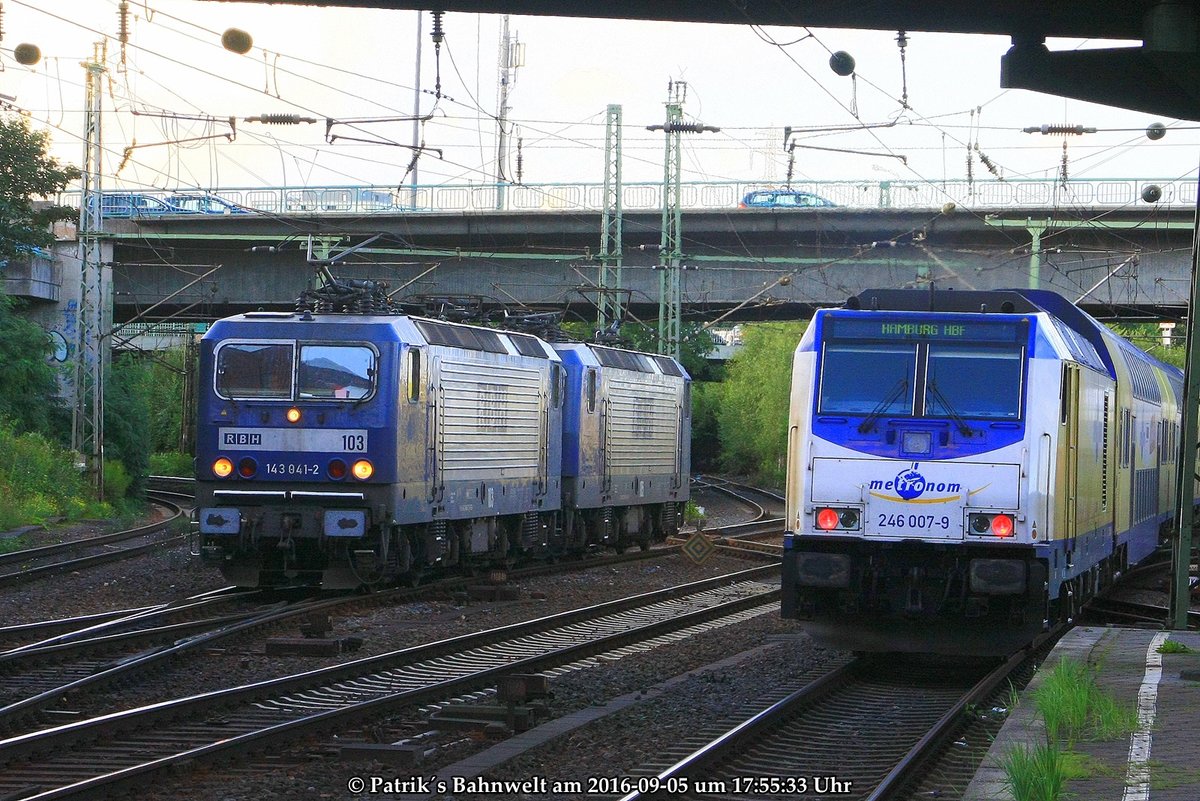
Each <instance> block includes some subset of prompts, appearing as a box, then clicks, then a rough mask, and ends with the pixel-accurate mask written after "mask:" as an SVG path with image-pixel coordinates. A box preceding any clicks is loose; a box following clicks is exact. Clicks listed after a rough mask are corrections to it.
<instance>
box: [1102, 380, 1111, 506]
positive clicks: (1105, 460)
mask: <svg viewBox="0 0 1200 801" xmlns="http://www.w3.org/2000/svg"><path fill="white" fill-rule="evenodd" d="M1108 400H1109V396H1108V393H1107V392H1106V393H1104V427H1103V432H1102V433H1101V439H1102V446H1101V448H1100V508H1101V509H1103V510H1105V511H1108Z"/></svg>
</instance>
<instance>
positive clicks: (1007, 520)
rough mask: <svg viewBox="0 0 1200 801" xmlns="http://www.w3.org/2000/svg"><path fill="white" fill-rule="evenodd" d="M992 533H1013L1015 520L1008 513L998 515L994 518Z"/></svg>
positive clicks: (1004, 535) (1007, 535)
mask: <svg viewBox="0 0 1200 801" xmlns="http://www.w3.org/2000/svg"><path fill="white" fill-rule="evenodd" d="M992 533H993V534H995V535H996V536H997V537H1011V536H1012V535H1013V520H1012V518H1011V517H1009V516H1008V515H996V516H995V517H993V518H992Z"/></svg>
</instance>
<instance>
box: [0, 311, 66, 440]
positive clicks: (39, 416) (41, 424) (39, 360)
mask: <svg viewBox="0 0 1200 801" xmlns="http://www.w3.org/2000/svg"><path fill="white" fill-rule="evenodd" d="M18 307H19V301H16V300H13V299H12V298H10V297H7V296H6V295H4V294H3V292H0V419H4V420H8V421H9V422H10V423H11V424H12V425H13V426H14V427H15V429H16V432H17V433H18V434H20V433H25V432H27V431H35V432H37V433H39V434H43V435H45V436H46V437H47V438H49V439H51V440H56V441H60V442H62V441H65V435H66V433H67V428H68V427H67V425H66V422H67V418H66V413H65V412H64V411H63V410H62V409H61V407H60V406H59V405H58V404H57V402H56V400H55V399H56V397H57V394H58V381H57V379H56V377H55V374H54V368H53V367H51V366H50V363H49V361H47V357H48V356H49V355H50V340H49V339H47V338H46V332H45V331H43V330H42V328H41V326H39V325H37V324H36V323H32V322H30V321H28V320H26V319H24V318H22V317H19V316H18V315H17V314H16V313H15V310H16V309H17V308H18Z"/></svg>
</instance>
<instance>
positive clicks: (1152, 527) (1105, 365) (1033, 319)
mask: <svg viewBox="0 0 1200 801" xmlns="http://www.w3.org/2000/svg"><path fill="white" fill-rule="evenodd" d="M1181 394H1182V375H1181V373H1180V371H1179V370H1177V369H1176V368H1174V367H1171V366H1169V365H1165V364H1162V363H1160V362H1158V361H1156V360H1155V359H1153V358H1151V357H1149V356H1148V355H1146V354H1145V353H1144V352H1143V351H1141V350H1140V349H1138V348H1137V347H1135V346H1134V345H1132V344H1130V343H1129V342H1127V341H1126V340H1124V339H1122V338H1121V337H1119V336H1117V335H1116V334H1114V333H1112V332H1111V331H1110V330H1109V329H1107V328H1106V327H1104V326H1103V325H1101V324H1100V323H1099V322H1097V321H1096V320H1095V319H1093V318H1092V317H1090V316H1088V315H1087V314H1085V313H1084V312H1082V311H1081V310H1079V309H1078V308H1076V307H1075V306H1073V305H1072V304H1070V303H1069V302H1067V301H1066V300H1064V299H1063V298H1062V297H1060V296H1059V295H1056V294H1054V293H1051V292H1046V291H1037V290H1019V289H1018V290H1000V291H983V292H980V291H922V290H871V291H866V292H863V293H861V294H860V295H858V296H857V297H854V298H851V299H850V300H849V301H848V302H847V303H846V305H845V307H844V308H840V309H827V310H822V311H818V312H817V314H816V315H815V317H814V319H813V321H812V323H811V324H810V326H809V328H808V330H807V331H806V333H805V335H804V338H803V340H802V341H801V343H800V345H799V346H798V348H797V350H796V355H795V359H794V364H793V377H792V398H791V413H790V424H789V431H788V437H789V439H788V482H787V526H788V533H787V535H786V537H785V554H784V560H783V568H784V571H783V602H782V612H783V615H784V616H785V617H788V618H795V619H798V620H801V621H803V622H804V623H803V625H804V627H805V628H806V629H807V630H808V631H810V632H811V633H812V634H813V635H814V637H816V638H817V639H818V640H820V641H822V642H825V643H827V644H830V645H833V646H837V647H842V648H848V649H851V650H862V651H913V652H930V653H971V654H1003V653H1008V652H1010V651H1011V650H1013V649H1014V648H1017V647H1020V645H1022V644H1023V643H1025V642H1028V641H1029V640H1030V639H1031V638H1032V637H1033V636H1035V635H1036V634H1037V633H1038V632H1041V631H1043V630H1044V629H1046V628H1048V627H1049V626H1050V625H1051V623H1052V622H1053V621H1056V620H1059V619H1064V618H1070V617H1072V616H1073V615H1074V614H1075V612H1076V610H1077V609H1078V607H1079V605H1080V604H1081V603H1082V602H1083V601H1085V600H1086V599H1087V598H1089V597H1091V596H1092V595H1094V594H1095V593H1096V592H1098V591H1099V590H1101V589H1102V588H1104V587H1105V586H1106V585H1108V584H1109V583H1110V582H1111V581H1112V580H1113V579H1114V577H1115V576H1117V575H1118V574H1119V573H1120V572H1121V571H1123V570H1125V569H1126V568H1127V567H1128V566H1130V565H1133V564H1136V563H1138V562H1139V561H1141V560H1143V559H1145V558H1146V557H1147V556H1148V555H1150V554H1151V553H1152V552H1153V551H1154V550H1155V549H1156V548H1157V547H1158V545H1159V544H1160V541H1161V540H1162V539H1163V537H1164V535H1165V534H1166V532H1167V529H1168V528H1169V525H1170V523H1171V518H1172V514H1173V508H1174V502H1175V480H1176V469H1177V455H1176V452H1177V450H1178V441H1179V433H1180V415H1179V401H1180V397H1181Z"/></svg>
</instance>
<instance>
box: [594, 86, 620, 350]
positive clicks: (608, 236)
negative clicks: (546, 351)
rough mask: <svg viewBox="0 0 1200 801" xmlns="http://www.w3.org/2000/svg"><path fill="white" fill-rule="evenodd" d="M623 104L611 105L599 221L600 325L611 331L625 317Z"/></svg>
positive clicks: (598, 325) (598, 326)
mask: <svg viewBox="0 0 1200 801" xmlns="http://www.w3.org/2000/svg"><path fill="white" fill-rule="evenodd" d="M621 216H622V212H621V107H620V106H619V105H610V106H609V107H608V112H607V116H606V124H605V128H604V215H603V218H602V220H601V222H600V274H599V276H598V280H597V282H596V283H597V285H598V287H599V289H600V298H599V301H600V302H599V307H600V317H599V319H598V320H597V326H596V327H597V328H598V329H599V330H600V331H608V330H609V328H610V327H613V326H618V325H620V324H621V320H622V319H624V317H625V310H624V308H623V306H624V304H623V303H622V302H621V291H620V290H621V263H622V255H621V252H622V247H623V246H622V234H621Z"/></svg>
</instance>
